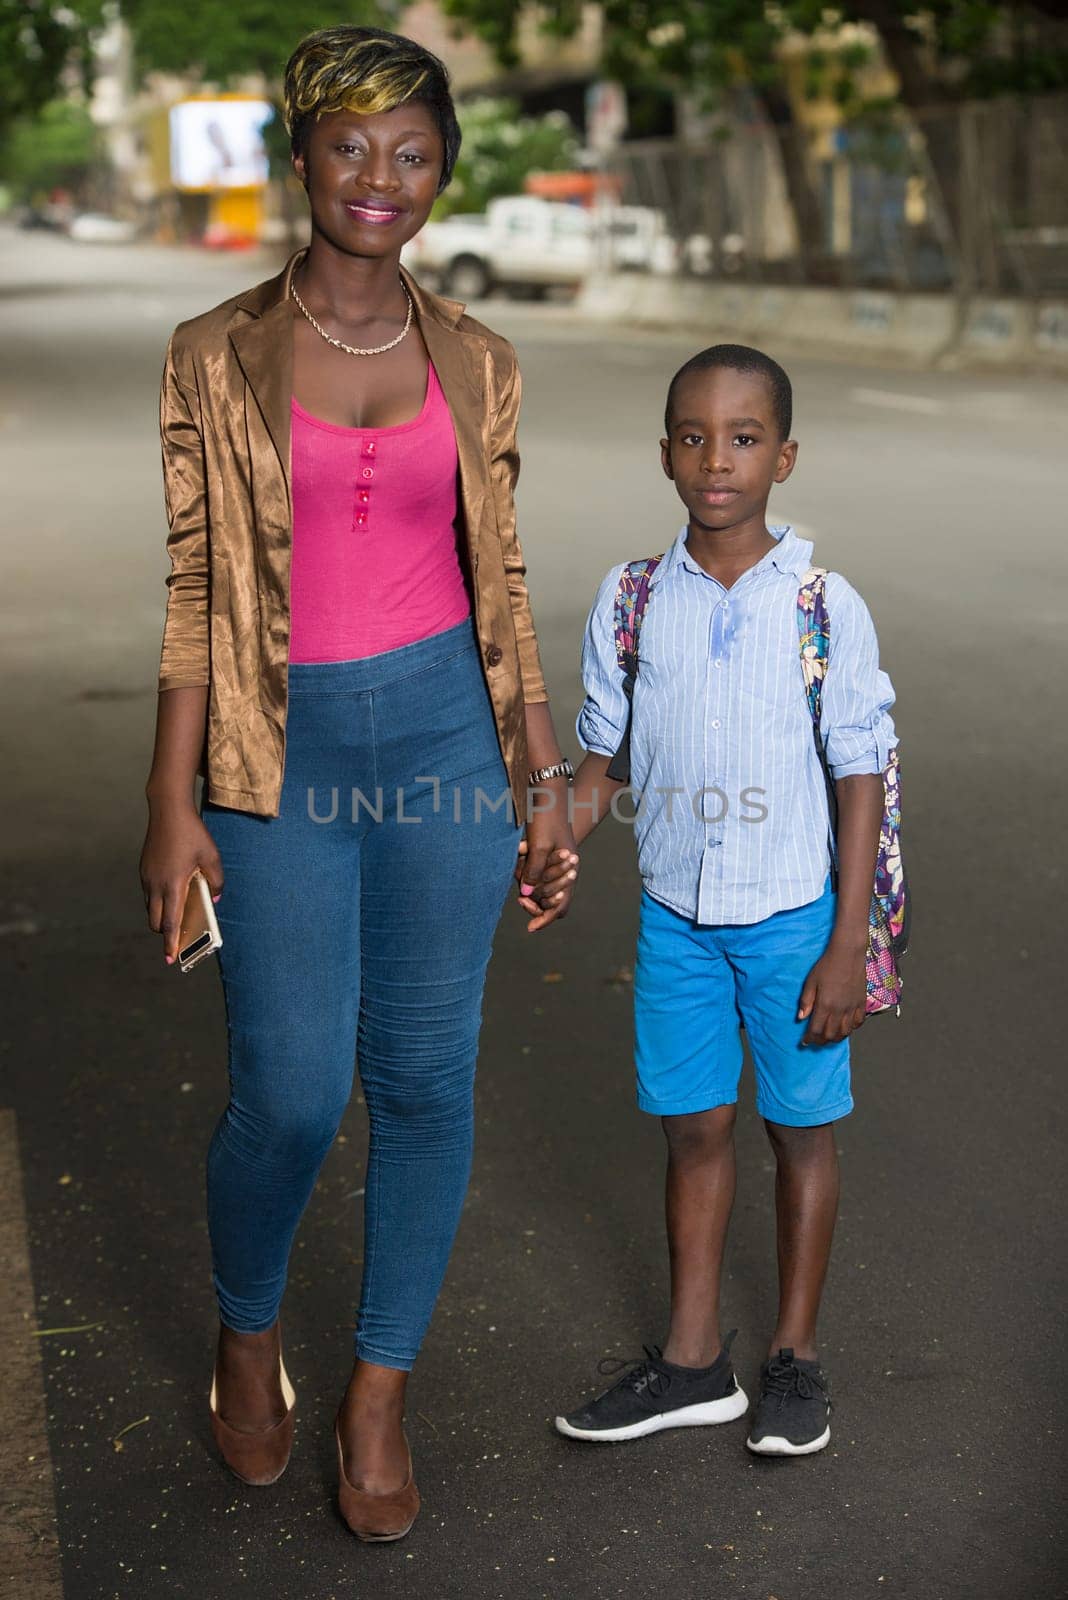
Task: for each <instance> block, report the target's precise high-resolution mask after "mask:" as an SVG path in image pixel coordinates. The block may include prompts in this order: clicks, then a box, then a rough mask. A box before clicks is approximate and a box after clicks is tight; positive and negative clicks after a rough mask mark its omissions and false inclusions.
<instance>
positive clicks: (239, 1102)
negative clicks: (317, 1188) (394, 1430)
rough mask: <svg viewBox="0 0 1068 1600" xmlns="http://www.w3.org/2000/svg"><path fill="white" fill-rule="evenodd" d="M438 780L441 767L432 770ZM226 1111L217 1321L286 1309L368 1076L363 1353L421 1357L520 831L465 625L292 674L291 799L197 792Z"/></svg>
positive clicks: (445, 1248) (387, 1361)
mask: <svg viewBox="0 0 1068 1600" xmlns="http://www.w3.org/2000/svg"><path fill="white" fill-rule="evenodd" d="M434 780H437V781H436V782H435V781H434ZM203 817H204V821H205V823H206V825H207V827H208V829H209V831H210V833H211V835H212V837H213V838H214V840H215V842H216V844H217V845H218V848H219V852H220V854H221V856H222V862H223V868H224V871H225V874H226V883H225V888H224V891H223V896H222V899H221V900H220V902H219V904H218V907H217V911H218V916H219V924H220V928H221V931H222V936H223V947H222V950H221V951H220V953H219V964H220V968H221V972H222V982H223V990H224V994H225V998H226V1014H227V1026H228V1033H229V1075H230V1103H229V1105H228V1106H227V1108H226V1111H225V1112H224V1114H223V1116H222V1119H221V1120H220V1122H219V1124H218V1127H217V1128H216V1130H215V1134H214V1137H213V1139H212V1142H211V1147H210V1150H209V1152H208V1171H207V1177H208V1226H209V1230H210V1234H211V1247H212V1264H213V1271H214V1283H215V1289H216V1293H217V1296H218V1301H219V1314H220V1317H221V1319H222V1321H223V1322H224V1323H225V1324H226V1325H227V1326H228V1327H230V1328H234V1329H236V1330H238V1331H239V1332H245V1333H253V1332H257V1331H259V1330H261V1329H264V1328H268V1327H270V1326H271V1324H272V1323H273V1322H274V1320H275V1318H276V1317H277V1315H278V1308H279V1304H280V1301H281V1298H282V1291H283V1289H284V1287H285V1281H286V1269H287V1264H288V1260H289V1252H290V1247H291V1245H292V1242H293V1236H294V1233H295V1232H296V1228H297V1224H298V1222H299V1221H300V1217H301V1214H302V1212H303V1211H304V1208H305V1206H306V1204H307V1202H308V1199H309V1196H310V1195H311V1192H312V1189H313V1187H314V1184H315V1180H316V1176H317V1174H318V1172H319V1168H320V1166H321V1164H322V1162H323V1159H324V1157H325V1156H326V1153H327V1151H328V1150H329V1148H330V1145H331V1144H332V1143H333V1140H334V1136H335V1134H336V1133H337V1130H338V1125H339V1123H340V1121H341V1117H342V1113H343V1112H344V1110H345V1107H346V1105H347V1104H348V1101H349V1096H350V1093H351V1090H352V1078H353V1066H354V1059H353V1058H354V1054H355V1056H356V1058H357V1060H358V1063H359V1071H360V1080H361V1083H362V1086H363V1093H364V1099H365V1101H366V1104H367V1111H368V1118H369V1122H370V1146H369V1155H368V1163H367V1177H366V1197H365V1201H364V1265H363V1288H362V1294H361V1299H360V1308H359V1316H358V1331H357V1336H356V1353H357V1355H358V1356H359V1357H361V1358H362V1359H363V1360H365V1361H373V1362H377V1363H379V1364H381V1365H383V1366H388V1367H396V1368H401V1369H407V1368H410V1367H411V1365H412V1364H413V1362H414V1360H415V1357H416V1354H417V1353H418V1350H419V1345H420V1341H421V1340H422V1337H423V1334H424V1333H425V1331H426V1328H427V1325H428V1323H429V1321H430V1317H431V1313H432V1311H433V1309H434V1302H435V1300H436V1298H437V1295H438V1290H439V1289H440V1287H441V1282H442V1279H443V1277H444V1274H445V1267H446V1264H447V1262H448V1257H449V1251H450V1249H451V1247H452V1242H453V1237H454V1234H455V1232H456V1227H457V1224H458V1222H459V1219H460V1212H461V1210H462V1208H463V1201H464V1194H465V1191H466V1188H467V1180H468V1175H469V1171H470V1164H471V1147H472V1134H473V1116H472V1091H473V1085H474V1072H475V1056H476V1053H477V1048H478V1033H479V1026H480V1023H481V1012H482V989H483V983H484V979H485V973H486V965H487V962H488V960H489V956H490V950H491V946H492V941H493V934H494V930H495V928H496V926H497V922H498V919H499V917H500V914H501V910H502V907H503V903H504V900H505V897H506V895H507V893H508V888H509V884H510V882H511V876H512V872H513V870H514V867H515V861H516V846H517V844H518V841H519V837H520V834H519V830H518V828H517V826H516V825H515V823H514V821H513V814H512V808H511V802H510V799H509V798H508V779H507V774H506V771H505V766H504V762H503V760H502V758H501V753H500V747H499V745H498V741H497V734H496V729H495V727H494V721H493V715H492V710H491V706H490V701H489V696H488V693H487V690H486V684H485V680H484V678H483V675H482V668H481V664H480V660H479V652H478V644H477V640H476V638H475V634H474V630H473V627H472V624H471V622H470V621H468V622H464V623H462V624H461V625H460V626H459V627H455V628H450V629H448V630H447V631H446V632H444V633H441V634H437V635H435V636H434V637H432V638H430V639H423V640H420V641H419V642H418V643H416V644H413V645H407V646H405V647H404V648H403V649H400V650H389V651H386V652H384V653H383V654H381V655H376V656H371V657H368V658H366V659H363V660H357V661H340V662H329V663H326V664H322V665H319V664H312V665H297V664H293V665H291V666H290V669H289V706H288V712H287V729H286V767H285V780H284V784H283V790H282V798H281V803H280V812H279V815H278V816H277V817H265V816H261V815H256V814H253V813H249V812H243V811H234V810H231V809H229V808H227V807H223V806H217V805H213V804H211V803H210V802H209V803H205V805H204V807H203Z"/></svg>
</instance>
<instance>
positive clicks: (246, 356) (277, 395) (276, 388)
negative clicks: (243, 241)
mask: <svg viewBox="0 0 1068 1600" xmlns="http://www.w3.org/2000/svg"><path fill="white" fill-rule="evenodd" d="M304 253H305V252H304V251H303V250H298V251H297V252H296V254H295V255H293V256H291V257H290V258H289V260H288V261H287V262H286V264H285V266H284V268H283V269H282V271H281V272H280V273H279V274H278V276H277V277H276V278H270V279H268V280H267V282H266V283H262V284H259V285H258V286H257V287H256V288H255V289H252V290H250V291H249V293H248V294H246V295H245V296H244V297H243V298H242V299H241V300H240V301H239V302H238V305H239V306H240V308H241V309H242V310H243V311H248V312H251V313H252V316H251V317H250V319H249V320H248V321H247V322H240V323H238V324H237V326H236V327H234V328H231V329H230V343H231V344H232V345H233V347H234V353H235V354H236V356H237V359H238V361H239V362H240V364H241V370H242V372H243V373H244V375H245V380H246V382H247V383H248V386H249V388H250V389H251V390H252V393H253V396H254V398H255V401H256V404H257V406H258V407H259V409H260V413H261V415H262V417H263V420H264V424H265V425H266V428H267V432H268V433H269V434H270V436H271V442H272V443H273V445H274V447H275V449H276V451H277V452H278V460H279V462H280V464H281V467H282V471H283V473H284V474H285V477H286V482H287V483H288V481H289V473H290V467H289V460H290V456H289V452H290V434H291V428H290V401H291V399H292V395H293V337H292V328H291V322H292V312H291V311H290V307H289V280H290V278H291V277H292V275H293V268H294V267H295V265H296V263H297V261H298V260H299V259H300V257H301V256H302V255H304Z"/></svg>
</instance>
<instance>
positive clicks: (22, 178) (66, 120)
mask: <svg viewBox="0 0 1068 1600" xmlns="http://www.w3.org/2000/svg"><path fill="white" fill-rule="evenodd" d="M98 148H99V135H98V132H97V129H96V127H95V126H94V124H93V122H92V121H91V119H90V117H89V113H88V111H87V110H86V109H85V107H84V106H80V105H75V104H74V103H73V102H72V101H70V100H53V101H51V102H50V103H49V104H48V105H46V106H43V107H42V108H41V110H40V111H38V112H37V114H36V115H35V116H32V117H31V116H27V117H20V118H19V119H18V120H17V121H16V122H14V123H12V124H11V126H10V128H9V129H8V133H7V137H6V139H5V140H4V144H3V147H2V153H0V176H2V177H3V179H4V181H5V182H6V183H8V184H10V186H11V189H12V191H13V193H14V194H15V195H16V197H17V198H19V199H23V200H28V199H30V198H31V197H32V196H33V195H34V194H35V193H37V192H38V191H40V190H42V189H43V190H48V189H52V188H54V187H56V185H62V186H63V187H64V188H73V187H76V186H77V184H78V182H79V181H80V180H81V179H82V178H84V176H85V174H86V173H87V172H88V170H89V168H90V167H91V166H92V165H93V162H94V161H95V160H96V157H97V153H98Z"/></svg>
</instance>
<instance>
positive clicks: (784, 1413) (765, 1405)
mask: <svg viewBox="0 0 1068 1600" xmlns="http://www.w3.org/2000/svg"><path fill="white" fill-rule="evenodd" d="M830 1414H831V1402H830V1398H829V1397H828V1394H827V1379H826V1378H825V1377H824V1376H823V1373H822V1372H821V1371H820V1367H819V1362H818V1361H798V1360H795V1358H794V1353H793V1351H792V1350H780V1351H779V1353H778V1355H777V1356H772V1358H771V1360H770V1361H765V1363H764V1365H763V1366H762V1367H761V1369H760V1399H759V1400H758V1401H757V1403H756V1410H755V1411H754V1413H753V1426H752V1428H751V1429H750V1430H749V1437H748V1439H747V1440H746V1441H745V1442H746V1444H747V1445H748V1446H749V1448H750V1450H753V1451H755V1453H756V1454H757V1455H758V1456H809V1455H812V1454H813V1453H814V1452H815V1451H816V1450H822V1449H823V1448H824V1446H825V1445H826V1444H827V1443H828V1442H829V1440H830V1437H831V1430H830V1426H829V1424H828V1421H827V1418H828V1417H829V1416H830Z"/></svg>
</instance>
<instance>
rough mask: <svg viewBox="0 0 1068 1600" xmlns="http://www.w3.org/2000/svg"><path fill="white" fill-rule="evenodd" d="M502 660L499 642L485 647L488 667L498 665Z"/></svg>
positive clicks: (502, 654) (502, 652)
mask: <svg viewBox="0 0 1068 1600" xmlns="http://www.w3.org/2000/svg"><path fill="white" fill-rule="evenodd" d="M503 660H504V651H503V650H502V649H501V647H500V645H499V644H491V645H489V646H488V647H487V649H486V665H487V666H488V667H499V666H500V664H501V662H502V661H503Z"/></svg>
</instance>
